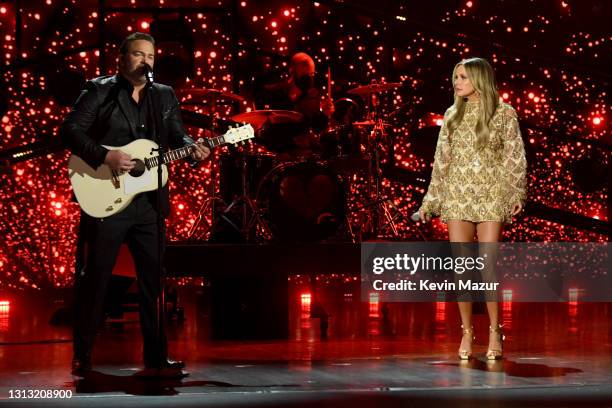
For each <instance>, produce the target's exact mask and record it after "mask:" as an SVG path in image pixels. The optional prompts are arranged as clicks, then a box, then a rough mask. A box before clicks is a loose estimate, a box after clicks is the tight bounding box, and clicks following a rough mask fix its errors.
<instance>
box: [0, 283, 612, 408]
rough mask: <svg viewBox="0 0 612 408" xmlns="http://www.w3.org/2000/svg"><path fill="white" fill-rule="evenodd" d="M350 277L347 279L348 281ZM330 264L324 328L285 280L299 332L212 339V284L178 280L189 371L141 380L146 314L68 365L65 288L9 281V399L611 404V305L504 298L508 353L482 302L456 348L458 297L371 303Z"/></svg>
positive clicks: (181, 341) (0, 377) (3, 376)
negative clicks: (14, 393) (463, 351)
mask: <svg viewBox="0 0 612 408" xmlns="http://www.w3.org/2000/svg"><path fill="white" fill-rule="evenodd" d="M344 282H345V283H346V282H347V280H345V281H344ZM351 288H353V289H354V284H352V283H347V284H337V283H334V282H328V281H325V278H324V277H321V282H320V284H319V293H320V295H321V299H322V304H323V305H324V307H325V310H326V311H327V313H329V329H328V338H327V339H321V336H320V334H321V332H320V319H319V318H311V317H310V312H311V306H312V305H311V301H312V299H311V298H310V297H309V296H310V293H309V292H308V285H306V284H305V283H304V281H303V280H300V279H292V281H291V283H290V285H289V339H288V340H268V341H266V340H259V341H253V340H251V341H247V340H244V341H215V340H212V339H211V328H210V304H209V303H208V302H207V296H208V295H207V291H206V290H204V289H202V288H198V287H193V286H190V287H186V288H183V289H181V290H180V295H181V296H180V297H181V299H182V302H181V304H182V305H183V306H184V308H185V316H186V320H185V322H184V323H180V324H179V323H174V324H172V325H171V326H170V327H169V337H170V350H171V355H172V357H173V358H177V359H182V360H185V361H186V363H187V371H188V372H189V376H188V377H186V378H183V379H181V380H160V381H153V380H143V379H139V378H137V377H135V376H134V374H135V373H137V372H138V371H139V369H140V368H141V365H140V350H141V341H140V332H139V326H138V323H137V315H136V314H135V313H128V314H126V315H125V318H126V319H125V320H126V321H124V322H123V323H117V324H107V325H106V326H105V329H104V330H103V332H102V333H101V337H100V338H99V339H98V343H97V347H96V349H95V355H94V369H95V371H94V373H93V374H92V375H91V376H89V377H88V378H87V379H82V380H75V379H73V378H72V376H71V375H70V373H69V367H70V359H71V343H70V336H71V329H70V328H69V327H67V326H59V327H58V326H51V325H49V324H48V322H49V318H50V316H51V315H52V313H53V312H54V311H55V310H56V309H57V308H58V307H60V306H61V305H62V303H63V301H62V298H63V297H65V295H64V294H62V293H61V292H57V293H53V294H40V293H39V294H38V295H37V296H32V295H23V294H22V295H21V296H18V295H16V294H5V295H3V298H4V299H8V300H9V304H8V306H6V304H5V309H0V343H1V345H0V404H3V405H4V404H9V405H13V404H14V405H19V406H23V407H26V406H27V407H31V406H34V405H38V404H40V405H45V406H62V407H70V406H85V405H87V406H89V405H91V406H108V407H111V406H112V407H118V406H138V405H139V404H142V406H151V405H155V406H177V407H179V406H224V407H228V406H229V407H239V406H278V407H281V406H282V407H287V406H288V407H299V406H315V405H316V406H334V407H338V406H349V405H350V406H352V407H357V406H371V405H377V406H383V407H384V406H411V407H412V406H431V405H432V404H447V405H448V406H452V407H468V406H479V407H482V406H497V407H525V406H538V407H542V406H555V407H558V406H561V407H566V406H576V407H585V406H612V341H611V339H612V319H611V312H612V305H611V304H609V303H590V304H583V303H578V304H568V303H556V304H552V303H540V304H537V303H531V304H521V303H504V304H502V305H501V307H502V312H503V321H504V324H505V332H506V343H505V355H506V358H505V359H504V360H502V361H498V362H492V363H489V362H487V361H485V360H484V352H485V349H486V344H487V321H486V316H485V315H484V314H479V315H476V316H475V325H476V347H475V352H476V357H477V358H476V359H474V360H471V361H469V362H459V361H458V360H457V358H456V357H455V354H456V349H457V348H458V345H459V340H460V336H461V332H460V328H459V324H458V313H457V310H456V309H457V308H456V305H455V304H453V303H412V304H386V305H380V304H377V303H376V302H370V303H364V302H360V301H359V297H358V296H357V295H356V294H355V293H354V291H353V290H352V289H351ZM37 389H45V390H61V389H63V390H72V391H73V393H74V394H73V396H72V398H71V399H63V400H60V399H45V400H41V399H35V400H33V399H29V400H24V399H21V400H17V399H10V398H9V396H10V395H9V391H10V390H37Z"/></svg>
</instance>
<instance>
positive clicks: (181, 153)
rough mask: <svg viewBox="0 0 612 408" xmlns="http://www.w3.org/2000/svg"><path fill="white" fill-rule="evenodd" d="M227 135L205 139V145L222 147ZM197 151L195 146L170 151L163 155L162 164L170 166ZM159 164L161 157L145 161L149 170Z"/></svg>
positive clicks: (211, 147)
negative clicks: (169, 164)
mask: <svg viewBox="0 0 612 408" xmlns="http://www.w3.org/2000/svg"><path fill="white" fill-rule="evenodd" d="M224 136H225V135H221V136H215V137H211V138H208V139H204V142H203V144H205V145H206V147H208V148H210V149H213V148H215V147H217V146H221V145H223V144H225V137H224ZM194 150H195V145H189V146H184V147H181V148H178V149H174V150H170V151H167V152H165V153H164V154H162V155H161V157H162V164H168V163H171V162H173V161H176V160H181V159H184V158H185V157H187V156H189V155H191V153H193V151H194ZM158 164H159V156H155V157H151V158H150V159H146V160H145V165H146V166H147V167H148V168H153V167H157V165H158Z"/></svg>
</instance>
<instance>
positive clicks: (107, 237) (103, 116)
mask: <svg viewBox="0 0 612 408" xmlns="http://www.w3.org/2000/svg"><path fill="white" fill-rule="evenodd" d="M154 44H155V42H154V40H153V37H151V36H150V35H148V34H143V33H134V34H131V35H130V36H128V37H127V38H126V39H125V40H124V41H123V43H122V44H121V47H120V50H119V51H120V56H119V59H118V73H117V74H116V75H114V76H103V77H99V78H95V79H92V80H90V81H88V82H87V85H86V87H85V89H84V90H83V91H82V92H81V95H80V96H79V98H78V99H77V101H76V102H75V104H74V106H73V109H72V111H71V112H70V113H69V114H68V115H67V117H66V118H65V120H64V123H63V124H62V127H61V129H60V133H61V136H62V140H63V141H64V143H65V144H66V145H67V147H68V148H69V149H70V150H71V151H72V153H74V154H76V155H77V156H79V157H81V158H82V159H83V160H84V161H85V162H86V163H87V164H89V165H90V166H91V167H92V168H94V169H95V168H97V167H98V166H100V165H101V164H103V163H104V164H106V165H108V166H109V167H111V168H112V169H113V170H117V171H129V170H130V169H132V167H133V166H134V164H133V162H132V161H131V157H130V156H129V155H128V154H126V153H124V152H122V151H121V150H108V149H106V148H104V147H103V146H102V145H109V146H123V145H126V144H128V143H130V142H131V141H133V140H135V139H140V138H147V139H152V140H153V141H155V142H157V143H158V144H162V145H164V146H167V147H169V148H178V147H182V146H184V145H186V144H192V143H193V140H191V138H189V136H187V134H186V133H185V130H184V128H183V124H182V121H181V117H180V111H179V105H178V100H177V98H176V96H175V94H174V91H173V90H172V88H171V87H169V86H166V85H161V84H153V85H151V86H148V85H147V81H146V78H145V64H148V65H149V66H150V67H151V68H152V67H153V64H154V59H155V46H154ZM156 112H157V113H158V114H157V115H155V113H156ZM209 154H210V151H209V150H208V149H207V148H206V147H203V146H197V147H196V150H195V152H194V153H193V155H192V160H193V161H194V162H197V161H201V160H204V159H205V158H206V157H208V155H209ZM162 197H163V198H162V202H161V203H158V202H157V193H156V191H152V192H150V193H145V194H140V195H139V196H137V197H136V198H135V199H134V200H133V201H132V203H131V204H130V205H129V206H128V207H127V208H126V209H124V210H123V211H121V212H120V213H117V214H114V215H112V216H109V217H107V218H103V219H96V218H93V217H90V216H88V215H87V214H85V213H84V212H81V223H80V227H79V248H78V249H77V265H76V266H77V267H76V276H75V309H76V310H75V323H74V339H73V346H74V356H73V361H72V371H73V373H74V374H77V375H83V374H86V373H87V372H88V371H90V370H91V352H92V349H93V344H94V338H95V334H96V331H97V329H98V327H99V325H100V323H101V320H102V315H103V306H104V299H105V294H106V287H107V285H108V282H109V279H110V276H111V274H112V270H113V267H114V265H115V261H116V259H117V255H118V253H119V248H120V246H121V245H122V244H123V243H126V244H127V245H128V248H129V249H130V252H131V254H132V257H133V258H134V264H135V266H136V275H137V278H138V288H139V299H140V326H141V331H142V336H143V343H144V350H143V355H144V363H145V367H146V369H147V370H148V372H149V373H152V375H165V374H167V373H180V370H181V369H182V368H183V367H184V364H183V363H182V362H180V361H172V360H170V359H168V354H167V339H166V337H165V334H164V335H163V336H157V332H156V299H157V296H158V294H159V292H160V287H159V274H158V244H157V222H156V221H157V211H161V212H162V214H163V215H164V216H167V215H168V212H169V204H168V203H169V201H168V190H167V188H165V189H164V191H163V193H162ZM159 337H161V338H159ZM147 370H145V371H147ZM162 373H165V374H162ZM177 375H178V374H177Z"/></svg>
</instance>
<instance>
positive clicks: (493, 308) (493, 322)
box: [476, 222, 503, 352]
mask: <svg viewBox="0 0 612 408" xmlns="http://www.w3.org/2000/svg"><path fill="white" fill-rule="evenodd" d="M502 227H503V225H502V224H501V223H500V222H481V223H479V224H478V225H477V226H476V233H477V235H478V242H485V243H486V242H499V241H500V239H501V234H502ZM492 250H493V249H492ZM489 258H490V262H493V263H495V259H496V258H497V257H496V256H495V255H493V256H490V257H489ZM491 267H493V266H491ZM487 312H488V314H489V322H490V323H489V324H490V326H491V329H495V330H497V329H498V327H499V305H498V303H497V302H487ZM501 342H502V339H501V334H500V332H498V331H491V332H490V333H489V350H499V351H500V352H501V350H502V344H501Z"/></svg>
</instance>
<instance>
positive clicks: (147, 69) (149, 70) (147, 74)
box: [144, 63, 153, 85]
mask: <svg viewBox="0 0 612 408" xmlns="http://www.w3.org/2000/svg"><path fill="white" fill-rule="evenodd" d="M144 73H145V78H146V80H147V83H148V84H149V85H151V84H153V68H151V66H150V65H149V64H147V63H145V64H144Z"/></svg>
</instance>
